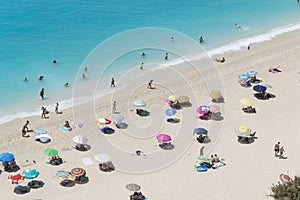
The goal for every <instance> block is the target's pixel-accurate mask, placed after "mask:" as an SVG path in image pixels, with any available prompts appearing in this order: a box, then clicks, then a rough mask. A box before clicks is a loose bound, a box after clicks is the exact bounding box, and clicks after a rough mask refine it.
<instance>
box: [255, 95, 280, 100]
mask: <svg viewBox="0 0 300 200" xmlns="http://www.w3.org/2000/svg"><path fill="white" fill-rule="evenodd" d="M254 97H255V98H257V99H259V100H269V99H270V98H275V97H276V96H275V95H274V94H270V93H266V94H264V93H256V94H254Z"/></svg>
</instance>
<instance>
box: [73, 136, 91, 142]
mask: <svg viewBox="0 0 300 200" xmlns="http://www.w3.org/2000/svg"><path fill="white" fill-rule="evenodd" d="M72 140H73V142H75V143H76V144H86V143H87V142H88V139H87V138H86V137H85V136H84V135H75V136H74V137H73V139H72Z"/></svg>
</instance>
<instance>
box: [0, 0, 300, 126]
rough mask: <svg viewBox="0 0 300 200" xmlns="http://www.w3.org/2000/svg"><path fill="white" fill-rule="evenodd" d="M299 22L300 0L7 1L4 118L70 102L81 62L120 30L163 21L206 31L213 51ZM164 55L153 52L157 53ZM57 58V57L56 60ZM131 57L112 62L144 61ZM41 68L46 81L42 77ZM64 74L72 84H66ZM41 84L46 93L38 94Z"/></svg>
mask: <svg viewBox="0 0 300 200" xmlns="http://www.w3.org/2000/svg"><path fill="white" fill-rule="evenodd" d="M299 22H300V5H297V4H296V0H285V1H282V0H272V1H271V0H264V1H261V0H252V1H241V0H222V1H220V0H215V1H208V0H189V1H180V0H173V1H166V0H150V1H140V0H131V1H116V0H110V1H104V0H101V1H96V0H90V1H83V0H65V1H58V0H51V1H50V0H39V1H37V0H32V1H21V0H15V1H2V2H1V6H0V44H1V45H0V58H1V61H0V68H1V73H0V81H1V82H0V83H1V84H0V95H1V98H0V123H3V122H6V121H9V120H12V119H15V118H19V117H25V116H30V115H35V114H39V110H40V107H41V106H42V105H46V106H48V107H49V106H50V108H51V105H53V104H54V103H55V102H56V101H59V102H60V103H61V106H62V108H66V107H70V106H71V101H70V99H71V97H72V85H73V84H74V80H75V76H76V75H77V73H78V74H79V75H81V73H82V72H81V71H80V70H78V69H79V67H80V65H81V63H82V62H83V61H84V59H85V57H86V56H87V55H88V54H89V52H90V51H91V50H93V49H94V47H96V46H97V45H98V44H99V43H101V42H103V41H104V40H106V39H108V38H110V37H111V36H113V35H115V34H118V33H120V32H123V31H127V30H129V29H135V28H142V27H162V28H167V29H172V30H175V31H178V32H181V33H183V34H186V35H187V36H189V37H191V38H192V39H194V40H195V42H198V38H199V36H200V35H202V36H203V37H204V39H205V43H204V44H202V45H203V47H204V48H205V49H206V50H207V51H209V52H210V53H211V54H214V53H222V52H224V51H228V50H230V49H234V50H237V49H239V48H240V47H241V46H245V45H247V44H249V43H253V42H262V41H264V40H268V39H271V38H272V37H274V36H275V35H278V34H280V33H284V32H287V31H291V30H294V29H299V28H300V25H299ZM235 23H239V24H240V25H242V27H243V28H242V29H237V28H236V27H235V25H234V24H235ZM159 56H160V55H159V53H157V54H155V53H153V58H151V59H152V60H151V61H152V62H155V61H158V60H159V59H160V58H159V59H158V57H159ZM54 59H56V60H57V61H58V64H52V60H54ZM132 60H133V59H132V55H131V56H130V54H129V56H128V58H126V57H124V58H122V59H120V61H119V62H116V63H118V65H117V64H115V65H114V66H115V67H116V68H118V66H119V67H120V66H122V69H123V70H124V68H125V69H126V68H128V69H129V68H132V67H136V66H137V65H139V63H140V60H134V61H132ZM86 74H87V77H88V76H89V72H86ZM40 75H43V76H44V77H45V78H44V80H43V81H38V77H39V76H40ZM24 77H28V79H29V80H28V81H27V82H25V81H23V79H24ZM65 82H68V83H69V84H70V87H68V88H66V87H64V86H63V85H64V83H65ZM41 88H45V96H46V97H47V99H46V100H44V101H42V100H40V98H39V91H40V90H41Z"/></svg>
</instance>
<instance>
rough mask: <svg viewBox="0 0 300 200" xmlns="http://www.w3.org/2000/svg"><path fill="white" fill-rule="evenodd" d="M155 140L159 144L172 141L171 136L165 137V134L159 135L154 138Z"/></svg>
mask: <svg viewBox="0 0 300 200" xmlns="http://www.w3.org/2000/svg"><path fill="white" fill-rule="evenodd" d="M156 139H157V140H158V141H159V142H169V141H171V140H172V138H171V136H169V135H166V134H159V135H158V136H156Z"/></svg>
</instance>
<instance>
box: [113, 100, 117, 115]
mask: <svg viewBox="0 0 300 200" xmlns="http://www.w3.org/2000/svg"><path fill="white" fill-rule="evenodd" d="M116 111H117V102H116V101H114V102H113V105H112V113H116Z"/></svg>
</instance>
